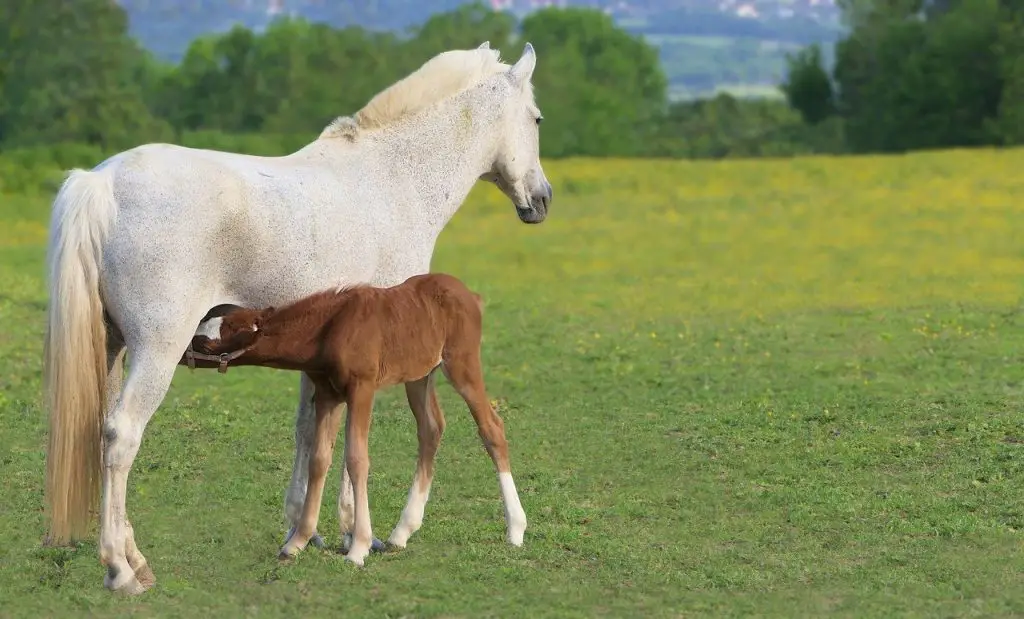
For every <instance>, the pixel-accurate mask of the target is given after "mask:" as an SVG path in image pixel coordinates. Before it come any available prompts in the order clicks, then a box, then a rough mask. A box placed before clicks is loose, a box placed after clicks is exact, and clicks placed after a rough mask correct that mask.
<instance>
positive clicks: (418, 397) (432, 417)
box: [388, 370, 444, 548]
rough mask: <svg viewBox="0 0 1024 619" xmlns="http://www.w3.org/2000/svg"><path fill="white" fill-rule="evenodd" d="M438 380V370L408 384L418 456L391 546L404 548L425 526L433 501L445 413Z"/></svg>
mask: <svg viewBox="0 0 1024 619" xmlns="http://www.w3.org/2000/svg"><path fill="white" fill-rule="evenodd" d="M435 377H436V370H435V371H432V372H431V373H430V374H428V375H427V376H425V377H423V378H421V379H420V380H417V381H415V382H411V383H406V384H405V395H406V397H407V398H408V399H409V408H411V409H412V414H413V415H414V416H415V417H416V434H417V436H418V438H419V457H418V458H417V460H416V472H415V473H414V474H413V478H412V487H410V488H409V498H408V500H407V501H406V503H405V509H403V510H402V518H401V520H399V521H398V525H397V526H396V527H395V529H394V531H392V532H391V537H389V538H388V544H391V545H392V546H396V547H398V548H405V544H406V543H407V542H408V541H409V537H410V536H412V534H413V533H415V532H416V531H418V530H419V528H420V526H422V525H423V510H424V508H425V507H426V505H427V500H428V499H429V498H430V484H431V482H432V481H433V479H434V456H435V455H436V454H437V448H438V446H439V445H440V444H441V436H442V435H443V434H444V414H443V413H442V412H441V407H440V406H439V405H438V403H437V392H436V391H434V379H435Z"/></svg>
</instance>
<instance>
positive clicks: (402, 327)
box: [181, 273, 526, 565]
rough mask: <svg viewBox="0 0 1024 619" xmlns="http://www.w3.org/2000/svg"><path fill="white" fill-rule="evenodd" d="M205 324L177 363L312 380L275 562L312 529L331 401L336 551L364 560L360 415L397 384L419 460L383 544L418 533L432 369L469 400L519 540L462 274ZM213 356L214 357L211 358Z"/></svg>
mask: <svg viewBox="0 0 1024 619" xmlns="http://www.w3.org/2000/svg"><path fill="white" fill-rule="evenodd" d="M214 321H219V335H220V337H219V339H216V338H210V337H208V336H205V335H196V337H194V338H193V340H192V345H191V347H190V351H189V352H188V353H186V355H185V356H184V357H182V361H181V363H186V362H187V363H189V365H192V366H196V365H198V366H201V367H216V366H217V365H220V366H221V369H222V371H224V370H225V369H226V365H227V363H230V364H231V365H258V366H265V367H272V368H280V369H286V370H300V371H303V372H306V373H307V374H308V375H309V377H310V378H311V379H312V380H313V383H314V384H315V386H316V391H315V395H314V402H315V407H316V438H315V439H314V443H313V444H314V451H313V453H312V454H311V455H310V459H309V485H308V489H307V492H306V501H305V504H304V506H303V510H302V516H301V518H300V521H299V523H298V525H297V526H296V527H295V529H294V530H293V532H292V534H291V536H290V537H289V538H288V539H287V540H286V542H285V544H284V546H283V547H282V548H281V553H280V554H281V556H282V557H293V556H295V555H296V554H298V553H299V552H300V551H301V550H302V549H303V548H305V547H306V545H307V544H308V543H309V541H310V538H311V537H312V536H313V535H314V534H315V532H316V526H317V520H318V518H319V514H320V502H321V498H322V495H323V489H324V481H325V479H326V476H327V471H328V469H329V468H330V465H331V459H332V455H333V450H334V442H335V439H336V437H337V434H338V429H339V425H340V419H341V415H340V411H341V406H340V405H341V404H347V408H348V415H347V417H346V423H345V460H346V462H345V464H346V466H347V468H348V472H349V475H350V476H351V479H352V484H353V495H354V497H353V498H354V503H355V522H354V526H353V528H354V534H353V539H352V545H351V547H350V549H349V551H348V553H347V555H346V558H347V559H348V560H350V561H352V562H353V563H355V564H357V565H363V561H364V559H365V557H366V555H367V554H368V553H369V551H370V544H371V540H372V539H373V534H372V530H371V525H370V507H369V502H368V499H367V477H368V474H369V465H370V460H369V453H368V449H367V439H368V435H369V432H370V416H371V413H372V411H373V401H374V396H375V394H376V392H377V391H378V390H380V389H381V388H383V387H387V386H389V385H396V384H399V383H402V384H404V385H405V389H406V395H407V396H408V399H409V407H410V408H411V409H412V412H413V415H414V416H415V418H416V427H417V434H418V437H419V457H418V459H417V462H416V472H415V475H414V477H413V483H412V487H411V488H410V490H409V497H408V501H407V503H406V506H405V509H404V510H403V511H402V517H401V520H400V521H399V523H398V525H397V526H396V527H395V529H394V531H393V532H392V533H391V537H390V538H389V539H388V542H389V543H390V544H391V545H393V546H397V547H404V546H405V545H406V543H407V541H408V539H409V537H410V536H411V535H412V534H413V533H415V532H416V530H418V529H419V528H420V526H421V525H422V522H423V511H424V508H425V506H426V503H427V499H428V497H429V494H430V485H431V482H432V480H433V476H434V457H435V454H436V453H437V448H438V446H439V444H440V442H441V435H442V434H443V432H444V426H445V421H444V415H443V413H442V412H441V408H440V406H439V405H438V402H437V394H436V392H435V389H434V380H435V373H436V370H437V368H438V367H440V368H441V369H442V371H443V372H444V374H445V376H446V377H447V378H448V380H449V381H450V382H451V384H452V386H453V387H454V388H455V390H456V391H457V392H458V393H459V395H460V396H462V398H463V399H464V400H465V402H466V404H467V405H468V406H469V410H470V412H472V414H473V419H474V420H475V421H476V424H477V429H478V430H479V433H480V438H481V439H482V440H483V443H484V446H485V447H486V449H487V452H488V453H489V454H490V456H491V459H492V460H493V461H494V466H495V468H496V469H497V472H498V481H499V486H500V489H501V494H502V500H503V502H504V507H505V522H506V527H507V534H508V537H507V539H508V541H509V542H510V543H512V544H513V545H516V546H519V545H521V544H522V543H523V533H524V531H525V529H526V514H525V513H524V512H523V508H522V505H521V504H520V502H519V496H518V493H517V492H516V488H515V483H514V482H513V480H512V474H511V472H510V468H509V459H508V444H507V442H506V440H505V427H504V423H503V422H502V420H501V417H499V416H498V414H497V413H496V412H495V411H494V409H493V408H492V407H491V404H490V401H489V399H488V397H487V391H486V389H485V387H484V379H483V371H482V366H481V362H480V337H481V329H482V303H481V300H480V297H479V296H478V295H477V294H476V293H474V292H472V291H471V290H469V288H467V287H466V286H465V285H464V284H463V283H462V282H461V281H459V280H458V279H456V278H455V277H452V276H450V275H445V274H442V273H432V274H427V275H417V276H414V277H411V278H409V279H408V280H406V281H405V282H403V283H401V284H399V285H397V286H393V287H391V288H373V287H369V286H357V287H352V288H348V289H340V290H327V291H323V292H319V293H316V294H313V295H311V296H309V297H306V298H304V299H301V300H299V301H297V302H295V303H292V304H291V305H288V306H285V307H281V308H276V309H275V308H267V309H263V310H251V309H242V308H238V309H235V310H234V311H228V312H227V313H225V314H223V315H222V316H217V317H215V318H211V319H209V320H208V321H207V322H206V323H204V324H203V325H201V326H200V331H201V332H203V331H205V332H207V333H210V332H214V333H216V332H217V331H211V329H210V327H215V328H216V327H217V324H216V322H214ZM204 327H205V328H204ZM195 353H198V355H197V354H195ZM217 356H221V357H220V358H219V359H217V360H213V359H214V358H215V357H217ZM190 357H191V358H190ZM197 357H198V359H199V360H198V361H197V360H196V358H197ZM343 526H344V525H343ZM342 533H343V534H344V533H346V531H342Z"/></svg>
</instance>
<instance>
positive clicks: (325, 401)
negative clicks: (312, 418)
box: [279, 381, 341, 559]
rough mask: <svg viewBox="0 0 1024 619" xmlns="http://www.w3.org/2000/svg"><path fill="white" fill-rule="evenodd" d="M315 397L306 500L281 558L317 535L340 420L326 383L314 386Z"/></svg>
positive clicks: (337, 408)
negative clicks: (311, 449) (325, 484)
mask: <svg viewBox="0 0 1024 619" xmlns="http://www.w3.org/2000/svg"><path fill="white" fill-rule="evenodd" d="M315 398H316V431H315V434H314V440H313V453H312V454H310V457H309V484H308V487H307V488H306V500H305V502H304V504H303V507H302V514H301V516H300V518H299V520H298V522H297V523H296V526H295V529H294V533H293V534H292V535H291V536H289V538H288V541H287V542H286V543H285V545H284V547H283V548H281V553H280V555H279V556H280V557H281V558H283V559H286V558H291V557H294V556H295V555H297V554H298V553H299V552H300V551H301V550H302V549H303V548H305V547H306V544H308V543H309V541H310V539H311V538H312V537H313V535H315V534H316V525H317V521H318V520H319V518H320V502H321V500H322V498H323V494H324V481H325V479H326V477H327V471H328V469H330V467H331V459H332V457H333V455H334V440H335V438H336V437H337V435H338V422H339V420H340V419H341V407H340V406H338V403H339V397H338V394H337V393H336V392H335V391H334V389H332V388H331V387H330V385H329V384H327V382H326V381H321V382H319V383H318V384H317V387H316V396H315Z"/></svg>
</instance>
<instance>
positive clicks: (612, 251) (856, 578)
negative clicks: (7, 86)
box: [0, 151, 1024, 618]
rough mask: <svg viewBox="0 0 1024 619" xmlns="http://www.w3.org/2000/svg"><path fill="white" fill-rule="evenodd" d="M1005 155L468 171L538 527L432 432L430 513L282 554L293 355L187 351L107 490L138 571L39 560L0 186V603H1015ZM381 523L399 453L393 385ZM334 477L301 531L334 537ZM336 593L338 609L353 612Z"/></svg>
mask: <svg viewBox="0 0 1024 619" xmlns="http://www.w3.org/2000/svg"><path fill="white" fill-rule="evenodd" d="M1021 169H1024V151H1008V152H1002V153H997V152H987V151H975V152H951V153H933V154H923V155H914V156H906V157H891V158H849V159H831V158H816V159H798V160H793V161H759V162H727V163H712V162H699V163H691V162H667V161H665V162H659V161H614V160H609V161H563V162H551V163H548V164H547V170H548V175H549V177H550V179H551V182H552V184H553V185H554V187H555V195H556V198H555V202H554V204H553V209H552V212H551V216H550V217H549V219H548V221H547V222H546V223H545V224H543V225H541V226H533V227H531V226H524V225H522V224H519V223H518V221H517V219H516V217H515V214H514V212H513V210H512V207H511V205H510V204H507V203H506V201H505V199H504V198H503V197H502V196H501V195H500V194H499V192H498V191H497V190H495V189H493V188H490V187H480V188H479V189H478V190H477V191H475V193H474V194H473V196H472V197H471V199H470V200H469V202H468V203H467V205H466V206H465V207H463V210H462V211H461V212H460V214H459V215H457V216H456V218H455V220H454V221H453V223H452V224H451V226H450V228H449V229H448V230H446V232H445V234H444V235H443V237H442V239H441V241H440V244H439V247H438V250H437V254H436V261H435V265H434V266H435V270H439V271H447V272H450V273H453V274H455V275H457V276H460V277H462V278H463V279H464V280H466V281H467V282H468V283H469V284H470V285H471V286H472V287H474V288H475V289H476V290H478V291H479V292H480V293H481V294H483V295H484V297H485V298H486V300H487V310H486V314H485V342H484V346H485V350H484V361H485V364H486V377H487V380H488V387H489V391H490V393H491V396H492V397H493V398H494V399H496V400H498V402H499V403H500V412H501V414H502V415H503V417H504V419H505V422H506V428H507V432H508V436H509V440H510V443H511V453H512V468H513V473H514V474H515V476H516V480H517V483H518V485H519V488H520V494H521V497H522V501H523V505H524V508H525V509H526V512H527V516H528V518H529V523H530V524H529V528H528V529H527V532H526V543H525V545H524V546H523V547H522V548H520V549H514V548H511V547H509V546H507V545H506V544H505V542H504V537H503V536H504V524H503V521H502V510H501V502H500V498H499V494H498V487H497V483H496V480H495V477H494V473H493V470H492V466H491V463H490V461H489V459H488V457H487V456H486V454H485V452H484V451H483V449H482V447H481V446H480V444H479V440H478V438H477V436H476V430H475V426H474V425H473V422H472V420H471V418H470V417H469V415H468V412H467V411H466V410H465V407H464V406H463V405H462V403H461V401H460V400H458V398H457V396H455V395H454V393H453V392H452V391H451V389H450V387H449V386H448V385H447V383H443V384H442V387H441V392H442V393H441V395H442V405H443V406H444V407H445V410H446V413H447V418H448V421H449V425H448V430H447V432H446V435H445V438H444V441H443V443H442V446H441V451H440V454H439V457H438V469H437V476H436V478H435V482H434V489H433V493H432V495H431V500H430V503H429V504H428V505H427V512H426V518H425V521H424V526H423V528H422V529H421V530H420V531H419V532H418V533H417V534H416V535H415V536H414V537H413V538H412V540H411V541H410V543H409V546H408V548H407V549H406V550H404V551H401V552H394V553H389V554H385V555H375V556H372V557H371V558H370V559H369V560H368V562H367V567H366V568H365V569H362V570H360V569H358V568H354V567H353V566H351V565H349V564H347V563H345V562H344V561H343V560H342V557H341V556H340V555H338V554H336V552H333V551H331V552H326V551H318V550H316V549H312V548H311V549H308V550H307V551H305V552H304V553H303V554H302V555H301V556H300V557H299V559H298V560H297V561H296V562H295V563H293V564H288V565H282V564H279V563H278V561H277V559H276V554H277V550H278V548H279V544H280V543H281V540H282V535H283V533H284V525H283V518H282V496H283V491H284V488H285V485H286V483H287V481H288V478H289V474H290V468H291V456H292V448H293V437H292V434H293V425H292V424H293V419H294V408H295V397H296V392H297V385H298V377H297V376H296V375H294V374H289V373H285V372H281V371H274V370H269V369H258V368H236V369H235V370H231V371H230V372H229V373H228V374H226V375H223V376H222V375H219V374H217V373H216V372H214V371H196V372H194V373H190V372H189V371H188V370H187V369H185V368H179V372H178V375H177V377H176V379H175V382H174V384H173V387H172V389H171V391H170V393H169V395H168V397H167V399H166V400H165V402H164V405H163V407H162V408H161V409H160V411H159V412H158V413H157V415H156V416H155V417H154V419H153V421H152V423H151V424H150V426H149V428H148V430H147V432H146V435H145V438H144V440H143V444H142V449H141V451H140V454H139V457H138V459H137V460H136V462H135V466H134V470H133V472H132V476H131V478H130V482H129V498H128V511H129V516H130V518H131V520H132V523H133V525H134V527H135V532H136V539H137V541H138V543H139V545H140V547H141V549H142V551H143V553H145V554H146V556H147V558H148V559H149V562H150V565H151V566H152V567H153V569H154V571H155V572H156V576H157V586H156V587H155V588H154V589H152V590H151V591H149V592H148V593H146V594H145V595H143V596H141V597H139V598H133V599H121V598H117V597H114V596H111V595H109V594H108V593H107V592H106V590H105V589H103V587H102V579H103V573H104V572H103V568H102V567H101V566H100V565H99V563H98V558H97V549H96V544H95V537H93V538H92V539H91V540H89V541H88V542H86V543H83V544H81V546H80V547H79V548H77V549H76V550H73V551H71V550H54V549H42V548H41V547H40V540H41V537H42V535H43V533H44V531H43V514H42V482H43V463H44V437H45V433H46V424H45V420H44V416H43V414H42V412H41V411H40V409H39V406H38V398H39V385H40V350H41V341H42V326H43V311H44V307H45V302H46V294H45V291H44V287H43V282H42V278H41V275H42V258H43V253H44V240H45V234H46V229H45V226H46V220H47V212H48V201H47V199H46V197H38V198H31V197H19V196H8V197H4V198H2V202H0V325H2V326H0V385H2V390H0V419H2V425H3V428H2V431H0V476H2V477H3V484H2V485H0V505H3V509H2V510H0V616H3V617H40V616H53V617H57V616H61V617H63V616H68V615H69V614H95V615H97V616H113V615H115V614H116V615H120V614H124V615H138V616H180V617H195V616H208V617H229V616H248V615H253V616H325V615H326V614H327V613H330V612H335V613H337V614H339V615H340V614H341V613H345V614H346V615H349V616H373V617H402V616H406V617H413V616H415V617H548V616H550V617H594V616H621V617H627V616H628V617H638V616H643V617H683V616H685V617H695V616H709V617H729V616H744V617H747V616H773V617H811V616H830V617H831V616H837V617H858V618H859V617H968V616H977V617H1009V616H1018V617H1019V616H1021V615H1024V587H1022V583H1024V581H1022V574H1024V540H1022V536H1024V415H1022V412H1021V406H1022V400H1024V363H1022V361H1024V352H1022V351H1024V305H1022V300H1024V177H1022V176H1021V174H1020V170H1021ZM370 449H371V457H372V471H371V480H370V498H371V509H372V514H373V517H374V525H375V526H374V532H375V533H376V534H377V535H378V536H380V537H385V536H386V535H387V534H388V533H389V532H390V529H391V527H393V526H394V524H395V522H396V521H397V519H398V516H399V513H400V510H401V508H402V505H403V504H404V500H405V495H406V492H407V490H408V485H409V482H410V481H411V478H412V472H413V466H414V462H415V451H416V448H415V430H414V423H413V420H412V416H411V414H410V413H409V412H408V411H407V410H406V408H405V404H404V394H403V393H402V392H401V390H400V389H393V390H389V391H387V392H385V393H384V394H382V396H381V397H380V398H379V399H378V404H377V408H376V411H375V417H374V425H373V430H372V433H371V441H370ZM337 482H338V470H337V460H336V466H335V467H334V469H333V470H332V474H331V478H330V482H329V484H330V485H329V487H328V491H327V493H326V496H325V501H324V503H325V507H324V510H323V513H322V517H321V531H322V532H324V534H325V535H326V536H327V538H328V541H329V543H331V544H332V545H334V546H337V544H338V541H339V540H338V535H337V532H336V523H337V514H336V510H335V507H334V502H335V500H336V497H337ZM352 613H354V614H352Z"/></svg>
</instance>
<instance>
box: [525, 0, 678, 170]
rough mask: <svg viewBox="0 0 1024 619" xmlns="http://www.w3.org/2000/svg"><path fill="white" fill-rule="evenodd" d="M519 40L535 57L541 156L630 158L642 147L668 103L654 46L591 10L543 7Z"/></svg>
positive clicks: (530, 19) (663, 78) (529, 21)
mask: <svg viewBox="0 0 1024 619" xmlns="http://www.w3.org/2000/svg"><path fill="white" fill-rule="evenodd" d="M521 39H522V40H525V41H529V42H531V43H532V44H533V45H534V47H535V48H536V50H537V54H538V57H539V58H540V60H539V62H538V63H537V70H536V72H535V73H534V84H535V85H536V92H537V99H538V104H539V105H540V106H541V109H542V111H543V113H544V116H545V118H546V119H547V120H545V126H544V131H543V135H542V138H541V147H542V149H543V152H544V153H545V155H547V156H556V157H557V156H566V155H595V156H604V155H608V156H630V155H636V154H639V153H641V152H643V151H644V149H645V148H646V144H647V141H648V140H649V139H650V138H651V137H652V133H653V131H654V128H655V126H656V121H657V120H658V119H660V118H661V117H662V116H663V115H664V112H665V109H666V106H667V95H666V89H667V83H666V80H665V75H664V73H663V72H662V69H661V64H660V62H659V60H658V54H657V51H656V50H655V49H654V48H653V47H651V46H650V45H648V44H647V43H645V42H644V41H643V40H642V39H640V38H638V37H634V36H632V35H630V34H629V33H627V32H626V31H624V30H622V29H621V28H619V27H618V26H616V25H615V23H614V22H613V21H612V19H611V18H610V17H609V16H607V15H605V14H604V13H601V12H599V11H594V10H590V9H578V8H572V9H554V8H549V9H542V10H540V11H536V12H535V13H532V14H530V15H529V16H528V17H527V18H526V19H524V20H523V22H522V33H521Z"/></svg>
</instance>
